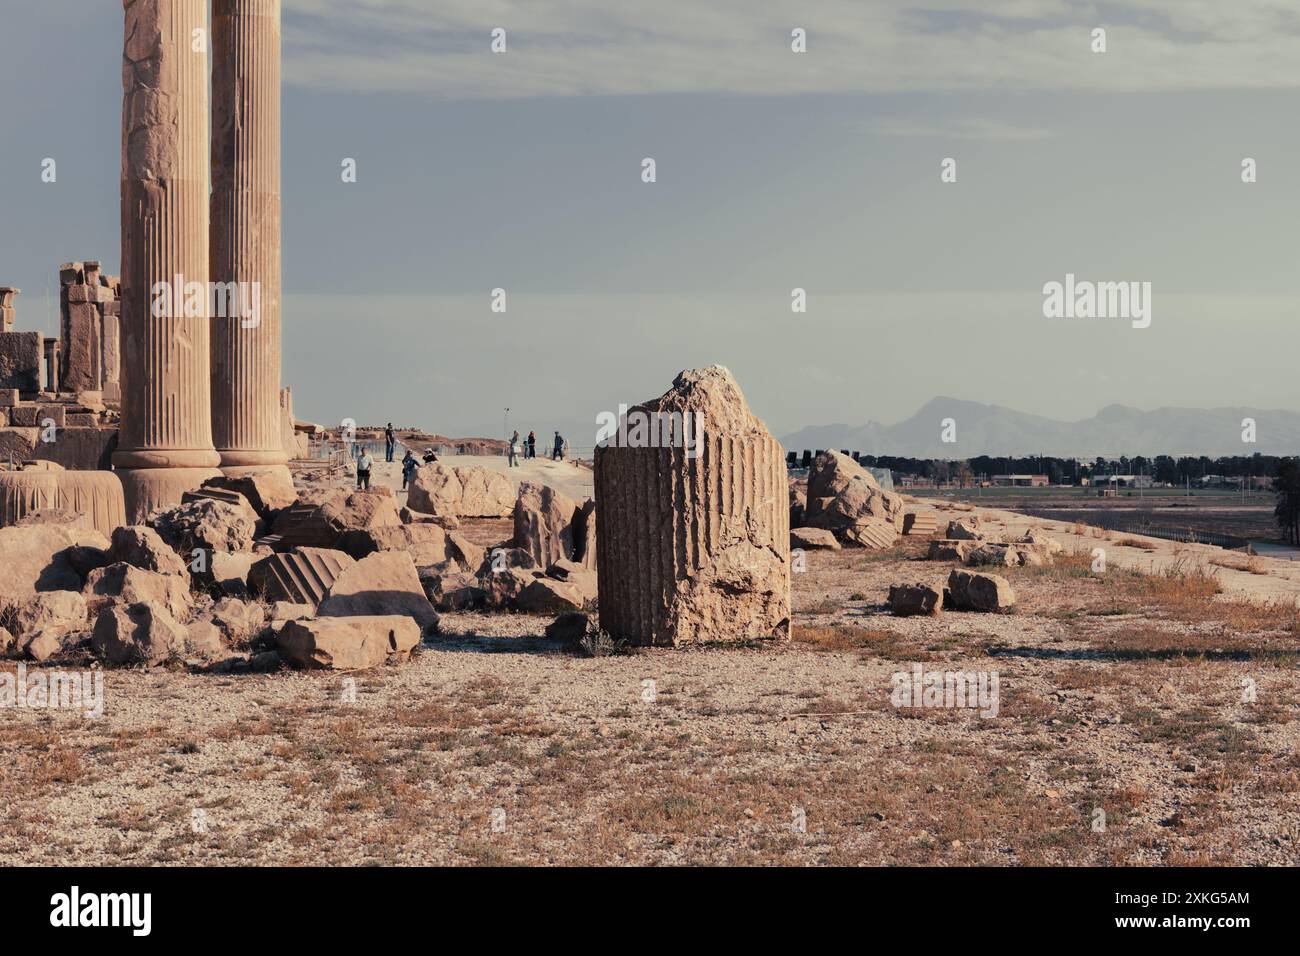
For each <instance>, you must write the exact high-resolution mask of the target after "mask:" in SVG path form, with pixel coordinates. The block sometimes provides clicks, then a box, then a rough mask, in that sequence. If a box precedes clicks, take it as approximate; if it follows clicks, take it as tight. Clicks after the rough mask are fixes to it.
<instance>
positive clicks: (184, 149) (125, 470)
mask: <svg viewBox="0 0 1300 956" xmlns="http://www.w3.org/2000/svg"><path fill="white" fill-rule="evenodd" d="M123 6H124V7H125V11H126V34H125V36H126V40H125V45H124V56H125V60H124V62H123V65H122V66H123V69H122V86H123V100H122V320H121V325H122V368H121V378H122V427H121V431H120V435H119V440H118V450H117V451H116V452H115V453H114V455H113V464H114V466H115V467H116V468H117V469H118V470H119V471H120V472H121V478H122V484H123V487H124V489H125V491H126V511H127V520H129V521H139V520H141V519H142V518H143V517H145V516H146V515H147V514H148V513H149V512H150V511H152V510H154V509H155V508H160V507H170V506H172V505H175V504H177V503H178V502H179V501H180V497H181V495H182V494H183V493H184V492H186V491H189V490H191V489H194V488H197V487H198V486H199V485H200V484H201V483H202V482H203V481H204V480H205V479H207V478H210V477H215V476H217V475H219V474H220V472H219V471H217V470H216V466H217V464H218V463H219V462H220V460H221V459H220V458H219V457H218V455H217V453H216V450H215V449H214V448H213V447H212V406H211V402H210V399H209V389H210V384H209V377H210V376H209V369H210V364H209V355H208V348H209V345H208V331H209V330H208V308H209V298H208V287H207V282H208V186H209V176H208V161H209V157H208V148H209V140H208V54H207V44H206V42H205V39H204V38H205V36H206V34H205V33H204V32H203V31H206V29H207V16H206V14H207V4H206V2H205V0H123ZM160 283H161V284H163V285H162V286H160V285H159V284H160ZM177 286H179V288H178V287H177ZM163 289H167V290H169V292H170V294H169V295H164V294H163ZM169 299H170V301H168V300H169ZM155 306H157V307H156V308H155Z"/></svg>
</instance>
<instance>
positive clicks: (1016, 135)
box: [849, 116, 1056, 141]
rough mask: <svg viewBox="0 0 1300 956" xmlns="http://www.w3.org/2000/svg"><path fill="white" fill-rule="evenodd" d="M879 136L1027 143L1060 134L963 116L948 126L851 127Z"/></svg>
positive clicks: (878, 124)
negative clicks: (1024, 141)
mask: <svg viewBox="0 0 1300 956" xmlns="http://www.w3.org/2000/svg"><path fill="white" fill-rule="evenodd" d="M849 125H851V126H853V127H854V128H856V129H862V130H865V131H867V132H870V133H875V134H876V135H878V136H898V137H908V138H911V137H935V138H941V139H979V140H1001V141H1023V140H1033V139H1047V138H1048V137H1049V136H1055V135H1056V133H1055V132H1054V131H1053V130H1050V129H1044V128H1042V127H1035V126H1022V125H1019V124H1016V123H1007V122H1004V121H1002V120H996V119H986V118H983V117H977V116H960V117H957V118H956V119H953V120H951V121H950V122H946V123H936V122H928V121H924V120H888V119H886V120H880V121H878V122H873V123H859V122H854V123H851V124H849Z"/></svg>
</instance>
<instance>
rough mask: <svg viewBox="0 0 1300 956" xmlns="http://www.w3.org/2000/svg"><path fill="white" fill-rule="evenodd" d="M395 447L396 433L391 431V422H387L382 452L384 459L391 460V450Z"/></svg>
mask: <svg viewBox="0 0 1300 956" xmlns="http://www.w3.org/2000/svg"><path fill="white" fill-rule="evenodd" d="M396 448H397V435H396V434H394V433H393V423H392V422H389V423H388V427H387V428H385V429H384V454H385V456H386V457H385V459H384V460H385V461H392V460H393V451H394V450H395V449H396Z"/></svg>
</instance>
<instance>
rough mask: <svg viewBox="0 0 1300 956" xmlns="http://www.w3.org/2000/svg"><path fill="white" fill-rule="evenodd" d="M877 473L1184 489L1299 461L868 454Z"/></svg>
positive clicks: (1271, 474)
mask: <svg viewBox="0 0 1300 956" xmlns="http://www.w3.org/2000/svg"><path fill="white" fill-rule="evenodd" d="M859 460H860V461H861V462H862V463H863V464H864V465H870V466H871V467H873V468H889V469H891V470H892V471H893V472H894V473H895V474H903V475H920V476H921V477H923V478H930V479H934V480H936V481H940V482H945V481H960V480H961V479H962V478H963V477H965V476H969V477H970V478H974V477H979V476H981V475H985V476H987V475H1018V474H1032V475H1047V477H1048V478H1049V479H1050V480H1051V482H1052V484H1078V483H1079V481H1080V479H1083V478H1102V477H1105V476H1106V475H1150V476H1151V478H1152V480H1153V481H1157V482H1163V483H1168V484H1172V485H1182V484H1186V483H1188V482H1193V481H1196V480H1197V479H1199V478H1204V477H1205V476H1206V475H1223V476H1225V477H1233V478H1235V477H1252V476H1256V477H1263V478H1275V477H1277V476H1278V474H1279V473H1280V469H1281V468H1282V466H1283V465H1284V464H1285V463H1287V462H1291V463H1294V462H1295V461H1296V459H1294V458H1284V457H1281V456H1278V455H1260V454H1254V455H1232V456H1230V457H1224V458H1210V457H1209V456H1207V455H1201V456H1199V457H1192V456H1183V457H1180V458H1175V457H1173V456H1172V455H1156V456H1155V457H1154V458H1147V457H1145V456H1143V455H1137V456H1135V457H1133V458H1129V457H1128V456H1125V455H1121V456H1120V457H1119V458H1113V459H1111V458H1095V459H1093V460H1092V461H1087V460H1086V459H1079V458H1057V457H1054V456H1052V455H1032V456H1029V457H1023V458H1017V457H1015V456H1005V457H1004V456H990V455H979V456H977V457H975V458H969V459H966V460H964V461H955V460H945V459H940V458H904V457H898V456H895V455H863V456H862V457H861V458H860V459H859Z"/></svg>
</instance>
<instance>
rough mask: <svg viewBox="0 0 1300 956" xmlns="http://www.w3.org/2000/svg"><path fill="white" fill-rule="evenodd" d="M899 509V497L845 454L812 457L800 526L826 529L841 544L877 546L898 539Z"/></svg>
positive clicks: (882, 545)
mask: <svg viewBox="0 0 1300 956" xmlns="http://www.w3.org/2000/svg"><path fill="white" fill-rule="evenodd" d="M792 510H794V509H793V508H792ZM902 512H903V499H902V498H900V497H899V496H898V495H895V494H891V493H890V492H887V491H884V490H882V489H881V487H880V483H879V482H877V481H876V479H875V476H874V475H872V474H871V472H869V471H867V470H866V469H865V468H863V467H862V466H861V465H859V464H858V463H857V462H856V461H854V460H853V459H852V458H850V457H849V456H848V455H843V454H840V453H839V452H837V451H824V452H822V453H821V454H820V455H818V456H817V457H816V458H814V459H813V461H812V466H811V468H810V470H809V473H808V491H807V504H806V505H805V506H804V509H803V518H802V525H803V526H805V527H808V528H821V529H825V530H827V531H830V532H831V533H832V534H834V535H835V538H836V540H838V541H840V542H842V543H844V544H849V545H857V546H860V547H865V548H874V549H881V548H888V547H891V546H892V545H893V544H894V542H895V541H896V540H897V539H898V533H899V531H900V530H901V526H902V522H903V518H902Z"/></svg>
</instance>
